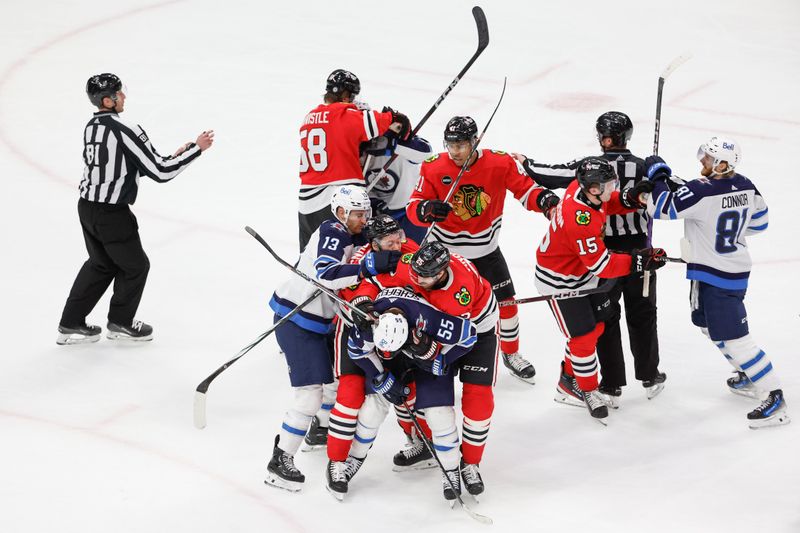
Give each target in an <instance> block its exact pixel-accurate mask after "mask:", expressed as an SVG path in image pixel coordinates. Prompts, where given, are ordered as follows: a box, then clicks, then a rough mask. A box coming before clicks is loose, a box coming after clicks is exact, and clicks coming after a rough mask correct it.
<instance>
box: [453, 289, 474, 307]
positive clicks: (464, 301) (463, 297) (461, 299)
mask: <svg viewBox="0 0 800 533" xmlns="http://www.w3.org/2000/svg"><path fill="white" fill-rule="evenodd" d="M455 297H456V301H457V302H458V303H460V304H461V305H463V306H465V307H466V306H468V305H469V303H470V302H471V301H472V295H471V294H470V293H469V291H468V290H467V288H466V287H463V286H462V287H461V289H460V290H459V291H458V292H456V293H455Z"/></svg>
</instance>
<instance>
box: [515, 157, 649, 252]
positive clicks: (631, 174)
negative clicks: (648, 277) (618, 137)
mask: <svg viewBox="0 0 800 533" xmlns="http://www.w3.org/2000/svg"><path fill="white" fill-rule="evenodd" d="M598 157H602V158H603V159H606V160H607V161H608V162H609V163H611V164H612V165H614V168H615V170H616V172H617V176H618V177H619V190H620V191H624V190H625V189H628V188H630V187H633V186H634V185H635V184H637V183H639V182H640V181H642V180H644V179H647V178H646V177H645V168H644V160H642V159H641V158H639V157H636V156H635V155H633V154H631V152H630V150H614V151H608V152H606V153H604V154H602V155H600V156H598ZM580 162H581V159H576V160H574V161H570V162H569V163H565V164H563V165H548V164H545V163H538V162H536V161H533V160H532V159H526V160H525V162H524V163H523V165H522V166H523V168H524V169H525V172H527V173H528V175H529V176H530V177H531V178H533V180H534V181H535V182H536V183H538V184H539V185H541V186H542V187H547V188H548V189H564V188H566V187H567V185H569V184H570V183H571V182H572V180H574V179H575V171H576V170H577V168H578V164H579V163H580ZM649 219H650V217H649V216H648V214H647V212H646V210H645V209H639V210H638V211H635V212H633V213H629V214H627V215H609V216H608V219H607V223H606V236H608V237H624V236H633V235H647V231H648V229H647V224H648V221H649Z"/></svg>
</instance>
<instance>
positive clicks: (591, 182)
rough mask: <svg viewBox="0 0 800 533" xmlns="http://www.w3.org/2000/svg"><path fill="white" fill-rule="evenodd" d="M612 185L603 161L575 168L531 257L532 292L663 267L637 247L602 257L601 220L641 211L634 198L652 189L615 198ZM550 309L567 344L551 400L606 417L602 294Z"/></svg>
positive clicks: (643, 185)
mask: <svg viewBox="0 0 800 533" xmlns="http://www.w3.org/2000/svg"><path fill="white" fill-rule="evenodd" d="M616 185H617V175H616V173H615V172H614V168H613V167H612V166H611V164H610V163H609V162H608V161H606V160H605V159H600V158H593V157H590V158H586V159H584V160H583V161H581V162H580V164H579V165H578V168H577V171H576V179H575V180H574V181H573V182H572V183H571V184H570V185H569V187H567V190H566V192H565V193H564V198H563V199H562V200H561V203H559V204H558V206H557V207H556V209H555V213H554V214H553V215H552V216H551V217H550V226H549V228H548V231H547V233H546V234H545V236H544V239H542V242H541V244H540V245H539V249H538V250H537V251H536V260H537V263H538V264H537V266H536V287H537V289H538V290H539V292H540V293H541V294H558V293H562V292H566V291H574V290H581V289H594V288H597V287H599V286H600V284H601V283H602V282H604V280H608V279H609V278H618V277H622V276H628V275H629V274H634V275H635V274H641V273H642V272H644V271H645V270H655V269H657V268H659V267H661V266H663V265H664V260H663V257H664V255H665V254H664V250H662V249H660V248H643V249H639V250H634V251H633V252H632V254H631V255H628V254H620V253H612V252H609V251H608V249H607V248H606V247H605V244H604V243H603V229H604V225H605V221H606V217H607V216H608V215H614V214H625V213H630V212H633V211H635V210H636V209H637V208H641V206H642V205H643V202H642V197H641V195H642V194H643V193H646V192H649V191H650V190H652V188H653V185H652V184H651V183H650V182H648V181H647V180H645V181H641V182H639V183H637V184H636V185H634V186H633V187H632V188H630V189H628V190H627V191H626V193H625V196H621V195H620V193H619V191H616V190H615V189H616V188H617V186H616ZM605 282H606V283H613V281H612V282H609V281H605ZM550 309H551V311H552V312H553V316H555V319H556V322H557V323H558V327H559V329H560V330H561V332H562V333H563V334H564V336H565V337H567V346H566V350H565V357H564V362H563V363H562V370H561V378H560V380H559V383H558V386H557V388H556V397H555V400H556V401H558V402H562V403H566V404H570V405H577V406H584V405H585V406H586V408H587V409H588V410H589V414H590V415H591V416H592V417H593V418H595V419H597V420H602V419H604V418H606V417H607V416H608V407H607V406H606V405H605V403H604V401H603V400H604V399H603V396H602V395H601V394H600V392H599V391H598V379H597V354H596V348H597V339H598V338H599V337H600V335H602V334H603V330H604V327H605V324H604V320H606V318H607V317H609V313H610V311H611V304H610V300H609V297H608V294H607V293H603V292H601V293H595V294H590V295H587V296H581V297H577V298H568V299H555V300H551V301H550Z"/></svg>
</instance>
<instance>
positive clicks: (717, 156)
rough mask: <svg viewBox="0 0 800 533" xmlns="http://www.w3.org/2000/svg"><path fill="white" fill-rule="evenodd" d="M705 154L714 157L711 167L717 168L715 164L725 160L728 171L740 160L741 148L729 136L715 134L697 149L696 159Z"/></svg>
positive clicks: (700, 158) (701, 157)
mask: <svg viewBox="0 0 800 533" xmlns="http://www.w3.org/2000/svg"><path fill="white" fill-rule="evenodd" d="M705 155H709V156H711V157H712V158H714V163H713V164H712V165H711V168H712V169H714V168H717V165H719V164H720V163H722V162H723V161H725V162H726V163H727V164H728V172H732V171H733V169H735V168H736V165H738V164H739V162H740V161H741V160H742V149H741V147H740V146H739V143H738V142H736V141H735V140H733V139H731V138H730V137H720V136H716V135H715V136H714V137H711V138H710V139H709V140H708V141H706V142H704V143H703V144H701V145H700V148H698V149H697V159H698V160H702V159H703V156H705Z"/></svg>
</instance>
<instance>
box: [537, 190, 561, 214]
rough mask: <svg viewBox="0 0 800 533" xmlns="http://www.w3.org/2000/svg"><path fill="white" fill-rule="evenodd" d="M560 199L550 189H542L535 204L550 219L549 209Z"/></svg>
mask: <svg viewBox="0 0 800 533" xmlns="http://www.w3.org/2000/svg"><path fill="white" fill-rule="evenodd" d="M560 201H561V200H560V199H559V197H558V195H557V194H556V193H554V192H552V191H542V192H541V193H540V194H539V197H538V198H537V199H536V206H537V207H538V208H539V209H540V210H541V212H542V213H543V214H544V216H546V217H547V218H548V219H550V214H551V211H552V210H553V208H554V207H555V206H557V205H558V202H560Z"/></svg>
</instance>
